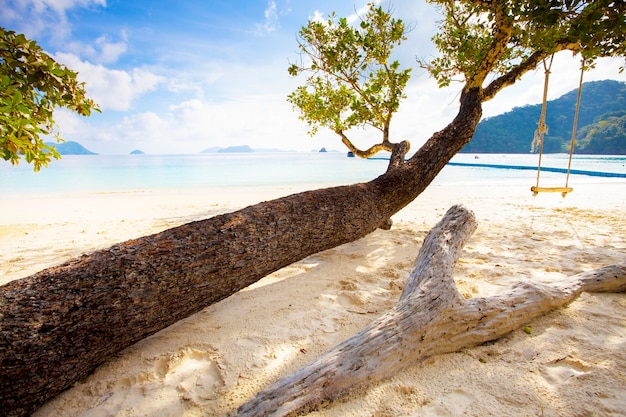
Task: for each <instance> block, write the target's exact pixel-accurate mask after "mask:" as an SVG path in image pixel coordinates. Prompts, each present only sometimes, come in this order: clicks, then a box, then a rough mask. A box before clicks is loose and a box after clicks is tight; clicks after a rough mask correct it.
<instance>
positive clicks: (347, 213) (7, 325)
mask: <svg viewBox="0 0 626 417" xmlns="http://www.w3.org/2000/svg"><path fill="white" fill-rule="evenodd" d="M480 116H481V103H480V94H479V91H478V90H471V91H469V92H466V93H464V94H463V95H462V96H461V107H460V110H459V114H458V115H457V117H456V118H455V119H454V121H453V122H452V123H451V124H450V125H448V126H447V127H446V128H445V129H443V130H442V131H440V132H438V133H436V134H435V135H434V136H433V137H432V138H431V139H430V140H429V141H428V142H427V143H426V144H425V145H424V147H422V149H420V150H419V151H418V152H417V153H416V154H415V156H414V157H413V158H411V159H410V160H409V161H408V162H407V163H406V164H404V165H403V166H402V167H399V168H397V169H393V170H390V171H388V172H387V173H385V174H384V175H382V176H380V177H378V178H377V179H375V180H373V181H371V182H369V183H364V184H355V185H351V186H343V187H335V188H328V189H322V190H316V191H309V192H304V193H300V194H295V195H291V196H288V197H284V198H280V199H277V200H273V201H269V202H264V203H260V204H257V205H254V206H250V207H247V208H244V209H242V210H240V211H237V212H234V213H230V214H225V215H220V216H216V217H213V218H210V219H207V220H203V221H198V222H193V223H189V224H186V225H183V226H179V227H176V228H173V229H169V230H166V231H164V232H161V233H158V234H155V235H151V236H146V237H142V238H139V239H135V240H129V241H126V242H123V243H120V244H117V245H114V246H112V247H111V248H108V249H105V250H100V251H97V252H94V253H92V254H89V255H85V256H83V257H81V258H77V259H74V260H71V261H69V262H66V263H65V264H63V265H60V266H57V267H53V268H49V269H46V270H44V271H41V272H39V273H37V274H35V275H32V276H30V277H27V278H24V279H20V280H16V281H13V282H10V283H8V284H6V285H4V286H2V287H0V366H1V375H0V378H1V379H0V410H2V411H3V414H4V415H6V416H24V415H27V414H29V413H31V412H32V411H34V410H35V409H37V408H38V407H39V406H41V405H42V404H43V403H44V402H45V401H47V400H48V399H50V398H51V397H53V396H55V395H57V394H58V393H60V392H61V391H63V390H65V389H66V388H68V387H69V386H70V385H71V384H72V383H74V382H76V381H77V380H79V379H80V378H83V377H85V376H87V375H88V374H89V373H90V372H91V371H92V370H93V369H94V368H95V367H96V366H98V365H100V364H102V363H103V362H104V361H105V360H106V359H107V358H109V357H110V356H111V355H113V354H115V353H117V352H119V351H120V350H122V349H124V348H125V347H127V346H129V345H131V344H133V343H135V342H137V341H139V340H141V339H143V338H145V337H147V336H149V335H151V334H153V333H155V332H157V331H159V330H161V329H163V328H165V327H167V326H169V325H171V324H173V323H175V322H176V321H178V320H180V319H182V318H184V317H187V316H189V315H191V314H193V313H195V312H197V311H199V310H201V309H202V308H204V307H206V306H208V305H211V304H213V303H215V302H217V301H219V300H221V299H223V298H225V297H228V296H229V295H231V294H233V293H235V292H237V291H239V290H240V289H242V288H245V287H246V286H248V285H250V284H252V283H254V282H256V281H257V280H259V279H260V278H262V277H264V276H266V275H267V274H269V273H271V272H273V271H275V270H277V269H280V268H282V267H284V266H286V265H289V264H291V263H293V262H296V261H298V260H300V259H303V258H305V257H306V256H308V255H311V254H314V253H317V252H320V251H323V250H325V249H329V248H332V247H335V246H338V245H341V244H343V243H347V242H351V241H354V240H356V239H359V238H361V237H363V236H365V235H367V234H368V233H370V232H372V231H374V230H375V229H376V228H378V227H383V226H384V225H386V224H387V221H388V219H389V218H390V216H392V215H393V214H394V213H396V212H398V211H399V210H400V209H402V208H403V207H404V206H406V205H407V204H408V203H410V202H411V201H412V200H413V199H415V197H417V196H418V195H419V194H420V193H421V192H422V191H423V190H424V189H425V188H426V187H427V186H428V184H430V182H431V181H432V180H433V179H434V177H435V176H436V175H437V173H439V171H440V170H441V169H442V168H443V167H444V166H445V164H446V163H447V162H448V161H449V160H450V158H452V156H454V154H456V153H457V152H458V151H459V150H460V149H461V148H462V147H463V146H464V145H465V144H466V143H467V142H468V141H469V140H470V139H471V136H472V134H473V132H474V130H475V128H476V125H477V124H478V121H479V120H480Z"/></svg>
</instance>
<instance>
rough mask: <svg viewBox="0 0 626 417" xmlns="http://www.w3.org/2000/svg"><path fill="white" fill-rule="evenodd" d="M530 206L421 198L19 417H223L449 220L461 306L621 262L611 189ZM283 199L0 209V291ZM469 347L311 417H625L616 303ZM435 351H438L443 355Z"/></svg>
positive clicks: (622, 315) (487, 198)
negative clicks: (106, 251) (462, 219)
mask: <svg viewBox="0 0 626 417" xmlns="http://www.w3.org/2000/svg"><path fill="white" fill-rule="evenodd" d="M573 186H574V192H573V193H572V194H570V195H568V196H567V198H561V196H560V195H559V194H542V195H539V196H537V197H532V195H531V193H530V192H529V190H528V188H529V187H511V186H497V185H496V186H477V187H467V188H464V189H460V188H458V187H457V188H452V187H448V186H444V185H441V186H433V187H430V188H429V189H428V190H427V191H426V192H425V193H423V194H422V195H421V196H420V197H418V199H416V200H415V201H414V202H413V203H412V204H411V205H409V206H408V207H406V208H405V209H403V210H402V211H401V212H400V213H398V214H397V215H396V216H394V218H393V220H394V226H393V227H392V229H391V230H389V231H383V230H378V231H376V232H374V233H372V234H370V235H369V236H367V237H365V238H363V239H361V240H359V241H356V242H352V243H350V244H346V245H343V246H340V247H337V248H334V249H331V250H328V251H325V252H322V253H318V254H316V255H313V256H310V257H308V258H306V259H304V260H302V261H300V262H297V263H295V264H292V265H290V266H288V267H286V268H283V269H281V270H279V271H277V272H275V273H273V274H271V275H270V276H268V277H266V278H264V279H263V280H261V281H259V282H257V283H256V284H254V285H253V286H251V287H248V288H247V289H245V290H243V291H241V292H239V293H237V294H235V295H233V296H231V297H229V298H228V299H226V300H223V301H222V302H220V303H217V304H215V305H212V306H209V307H207V308H206V309H204V310H202V311H201V312H199V313H197V314H195V315H193V316H191V317H189V318H187V319H185V320H182V321H180V322H178V323H176V324H175V325H173V326H170V327H169V328H167V329H164V330H162V331H160V332H158V333H157V334H155V335H153V336H151V337H149V338H147V339H145V340H143V341H141V342H139V343H137V344H136V345H133V346H131V347H129V348H127V349H126V350H124V351H123V352H121V353H120V354H119V355H117V356H116V357H115V358H112V359H111V360H109V361H108V362H106V363H105V364H104V365H102V366H100V367H99V368H98V369H97V370H96V371H95V372H94V373H93V374H92V375H91V376H89V377H88V378H86V379H85V380H83V381H80V382H78V383H76V384H75V385H74V386H73V387H72V388H71V389H69V390H67V391H66V392H64V393H62V394H61V395H59V396H58V397H56V398H55V399H53V400H51V401H49V402H48V403H47V404H46V405H45V406H44V407H42V408H41V409H40V410H39V411H38V412H37V413H36V414H35V416H37V417H44V416H46V417H47V416H55V417H56V416H58V417H61V416H63V417H71V416H84V417H105V416H129V417H130V416H172V417H173V416H224V415H227V414H228V413H231V412H233V411H234V410H236V408H237V407H238V406H240V405H241V404H243V403H244V402H245V401H246V400H248V399H250V398H252V397H253V396H254V395H255V394H256V393H257V392H258V391H260V390H261V389H263V388H265V387H267V386H268V385H270V384H271V383H272V382H273V381H275V380H276V379H278V378H280V377H282V376H285V375H287V374H288V373H290V372H291V371H293V370H295V369H297V368H299V367H301V366H303V365H305V364H306V363H308V362H310V361H311V360H313V359H314V358H315V357H316V356H317V355H319V354H320V353H322V352H323V351H324V350H326V349H328V348H329V347H331V346H333V345H335V344H337V343H339V342H341V341H343V340H345V339H346V338H348V337H350V336H351V335H352V334H354V333H355V332H356V331H358V330H359V329H361V328H363V327H364V326H366V325H367V324H368V323H370V322H371V321H372V320H373V319H375V318H376V317H378V316H380V315H381V314H383V313H384V312H386V311H387V310H388V309H389V308H391V306H393V305H394V304H395V303H396V302H397V300H398V297H399V295H400V293H401V291H402V288H403V285H404V282H405V280H406V278H407V276H408V274H409V271H410V269H411V266H412V263H413V260H414V259H415V256H416V255H417V252H418V250H419V247H420V244H421V242H422V240H423V238H424V237H425V235H426V233H427V232H428V231H429V230H430V228H431V227H432V226H434V225H435V224H436V223H437V221H439V220H440V218H441V217H442V216H443V214H444V213H445V212H446V211H447V209H448V208H449V207H450V206H452V205H453V204H457V203H461V204H464V205H465V206H466V207H468V208H469V209H471V210H473V211H474V213H475V214H476V217H477V219H478V222H479V227H478V230H477V231H476V233H475V234H474V236H473V237H472V239H471V240H470V242H469V244H468V245H467V246H466V247H465V250H464V252H463V255H462V257H461V259H460V261H459V262H458V264H457V267H456V269H455V273H454V277H455V280H456V282H457V285H458V287H459V290H460V291H461V293H462V294H463V295H464V296H465V297H475V296H485V295H490V294H496V293H499V292H501V291H502V290H504V289H506V288H508V287H510V286H511V285H512V284H513V283H514V282H516V281H520V280H532V281H539V282H550V281H551V280H555V279H560V278H563V277H566V276H570V275H574V274H576V273H579V272H583V271H587V270H590V269H594V268H598V267H601V266H605V265H610V264H615V263H619V262H624V261H626V256H625V254H626V181H610V182H604V183H603V182H602V181H601V180H598V183H597V184H596V183H591V182H587V183H584V184H582V185H576V183H575V181H573ZM297 191H300V189H298V188H296V187H282V188H271V187H267V188H263V189H254V190H240V191H237V192H234V191H232V192H226V191H223V192H221V193H219V195H216V193H215V192H207V190H196V191H175V190H172V191H167V192H159V193H156V192H147V191H141V190H136V191H132V192H125V193H107V194H68V195H65V196H59V195H55V196H45V195H44V196H37V197H20V198H15V199H10V198H5V201H3V202H2V213H3V216H2V221H1V222H0V268H1V273H0V284H4V283H6V282H8V281H10V280H13V279H19V278H21V277H24V276H28V275H30V274H32V273H35V272H37V271H39V270H41V269H44V268H46V267H49V266H53V265H56V264H59V263H61V262H64V261H66V260H68V259H70V258H72V257H76V256H80V255H81V254H83V253H88V252H91V251H93V250H96V249H98V248H103V247H108V246H110V245H112V244H114V243H116V242H120V241H124V240H127V239H130V238H135V237H139V236H142V235H146V234H151V233H155V232H158V231H161V230H164V229H166V228H169V227H173V226H176V225H179V224H182V223H185V222H188V221H192V220H197V219H202V218H207V217H211V216H213V215H215V214H218V213H223V212H227V211H232V210H235V209H238V208H241V207H244V206H246V205H249V204H254V203H257V202H260V201H263V200H268V199H272V198H275V197H278V196H281V195H286V194H291V193H293V192H297ZM528 326H529V327H531V328H532V332H531V333H530V334H528V333H526V332H524V331H523V330H522V329H519V330H518V331H514V332H513V333H511V334H509V335H508V336H505V337H504V338H502V339H500V340H497V341H495V342H493V343H488V344H485V345H482V346H479V347H476V348H472V349H467V350H464V351H461V352H457V353H452V354H446V355H439V356H435V357H431V358H429V359H427V360H425V361H423V362H421V363H418V364H415V365H413V366H410V367H409V368H407V369H406V370H404V371H402V372H400V373H398V374H397V375H396V376H394V377H393V378H392V379H390V380H387V381H384V382H382V383H380V384H377V385H374V386H372V387H371V388H369V389H368V390H366V391H365V392H360V393H357V394H355V395H352V396H350V397H349V398H344V399H342V400H339V401H335V402H333V403H331V404H329V405H328V406H327V407H325V408H323V409H321V410H318V411H315V412H313V413H311V414H310V416H318V417H322V416H324V417H348V416H350V417H356V416H359V417H361V416H376V417H392V416H415V417H417V416H420V417H430V416H520V417H521V416H546V417H548V416H563V417H565V416H623V415H626V295H625V294H593V295H592V294H583V295H582V296H581V297H580V298H579V299H577V300H576V301H574V302H573V303H571V304H570V305H569V306H567V307H566V308H564V309H561V310H557V311H554V312H552V313H550V314H548V315H545V316H543V317H541V318H539V319H537V320H534V321H532V322H529V323H528ZM442 343H445V341H442Z"/></svg>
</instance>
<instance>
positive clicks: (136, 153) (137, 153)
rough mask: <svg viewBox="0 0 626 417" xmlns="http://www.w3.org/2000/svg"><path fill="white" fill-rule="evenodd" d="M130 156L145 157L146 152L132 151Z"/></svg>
mask: <svg viewBox="0 0 626 417" xmlns="http://www.w3.org/2000/svg"><path fill="white" fill-rule="evenodd" d="M130 154H131V155H143V154H145V152H144V151H142V150H139V149H135V150H134V151H131V152H130Z"/></svg>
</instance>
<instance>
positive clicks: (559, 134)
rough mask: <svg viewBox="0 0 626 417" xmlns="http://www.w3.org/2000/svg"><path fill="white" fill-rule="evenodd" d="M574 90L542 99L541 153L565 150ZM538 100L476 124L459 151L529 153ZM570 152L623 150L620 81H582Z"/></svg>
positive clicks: (625, 132)
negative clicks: (543, 129)
mask: <svg viewBox="0 0 626 417" xmlns="http://www.w3.org/2000/svg"><path fill="white" fill-rule="evenodd" d="M577 95H578V91H577V90H572V91H570V92H568V93H566V94H564V95H563V96H561V97H559V98H558V99H555V100H551V101H548V103H547V111H546V125H547V126H548V132H546V135H545V138H544V145H543V151H544V152H545V153H561V152H566V153H567V152H569V148H570V141H571V135H572V126H573V124H574V113H575V108H576V100H577ZM540 114H541V104H535V105H529V106H524V107H515V108H514V109H513V110H511V111H509V112H507V113H504V114H501V115H499V116H494V117H489V118H486V119H484V120H481V122H480V123H479V124H478V127H477V128H476V132H475V133H474V137H473V138H472V140H471V141H470V142H469V143H468V144H467V145H466V146H465V147H464V148H463V149H462V150H461V152H463V153H529V152H530V145H531V142H532V140H533V136H534V134H535V129H537V122H538V120H539V116H540ZM574 152H575V153H582V154H600V155H626V83H623V82H619V81H614V80H605V81H593V82H587V83H584V84H583V90H582V98H581V104H580V114H579V116H578V128H577V135H576V146H575V150H574Z"/></svg>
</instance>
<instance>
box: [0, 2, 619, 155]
mask: <svg viewBox="0 0 626 417" xmlns="http://www.w3.org/2000/svg"><path fill="white" fill-rule="evenodd" d="M4 3H5V4H4V5H3V7H2V8H1V9H0V26H3V27H5V28H6V29H10V30H15V31H17V32H21V33H24V34H26V35H27V36H28V37H30V38H32V39H35V40H36V41H37V42H38V43H39V44H40V45H41V46H42V47H43V48H44V49H45V50H46V51H47V52H48V53H49V54H51V55H52V56H53V57H54V58H55V59H56V60H57V61H59V62H61V63H63V64H65V65H67V66H68V67H70V68H72V69H73V70H75V71H78V72H79V78H80V79H81V80H82V81H85V82H86V83H87V91H88V93H89V95H90V97H91V98H93V99H94V100H96V102H98V103H99V104H100V107H101V109H102V114H98V113H95V114H94V115H93V116H91V117H89V118H83V117H78V116H76V115H74V114H72V113H70V112H67V111H63V110H58V111H56V112H55V117H56V119H57V121H58V124H59V128H60V131H61V136H62V137H63V138H64V139H66V140H75V141H78V142H80V143H82V144H83V145H85V146H86V147H87V148H88V149H90V150H92V151H94V152H97V153H101V154H127V153H129V152H130V151H132V150H134V149H141V150H143V151H144V152H146V153H196V152H200V151H201V150H203V149H206V148H209V147H213V146H231V145H244V144H247V145H250V146H251V147H253V148H281V149H285V150H298V151H309V150H312V149H319V148H321V147H326V148H328V149H337V150H343V148H342V146H343V145H341V142H340V140H339V138H338V137H336V136H335V135H334V134H332V133H330V132H327V131H320V133H318V134H317V135H316V136H315V137H313V138H311V137H309V136H308V135H307V134H306V132H307V126H306V125H305V123H304V122H302V121H300V120H298V115H297V113H295V112H294V111H293V110H292V108H291V106H290V105H289V104H288V103H287V102H286V96H287V94H289V93H290V92H291V91H292V90H293V89H294V88H295V87H296V86H298V85H299V84H300V83H301V82H302V80H301V79H297V78H296V79H293V78H291V77H290V76H289V75H288V74H287V67H288V65H289V63H290V62H294V61H296V59H297V57H298V55H297V40H296V35H297V32H298V30H299V29H300V27H301V26H303V25H305V24H306V22H307V20H309V19H312V18H316V17H326V16H327V15H328V14H329V13H331V12H333V11H335V12H336V13H337V14H338V15H339V16H347V17H351V18H355V17H356V16H357V14H358V12H359V11H360V10H363V7H364V6H365V5H366V4H367V3H368V1H364V0H360V1H354V0H346V1H336V0H335V1H312V0H246V1H227V0H222V1H214V0H204V1H198V0H197V1H191V0H182V1H181V0H178V1H176V2H174V1H160V0H151V1H147V0H133V1H130V0H8V2H7V0H5V2H4ZM380 3H381V5H383V6H384V7H388V6H389V0H381V1H380ZM391 6H392V7H393V10H394V15H395V16H396V17H398V18H401V19H403V20H404V21H405V23H406V24H407V25H408V26H410V27H411V28H412V30H411V32H410V33H409V34H408V37H409V39H408V41H406V42H405V43H404V44H402V45H401V47H400V48H399V49H398V50H397V51H396V53H397V58H398V59H399V60H400V62H401V64H402V65H403V67H413V76H412V79H411V81H410V83H409V85H408V87H407V90H406V92H407V94H408V98H407V100H406V101H405V102H404V103H403V104H402V106H401V108H400V111H399V113H398V114H397V115H396V117H395V120H394V123H393V124H392V139H393V140H394V141H399V140H402V139H408V140H410V141H411V143H412V144H413V147H414V148H416V147H417V146H419V145H420V144H421V143H423V142H424V141H425V140H426V139H427V138H428V137H430V135H431V134H432V133H433V132H435V131H437V130H439V129H441V128H442V127H443V126H445V125H446V124H447V123H448V122H450V121H451V120H452V118H453V117H454V115H455V113H456V110H457V102H458V91H459V89H460V85H453V86H451V87H450V88H447V89H444V90H441V89H438V88H437V85H436V83H435V82H434V80H433V79H431V78H429V77H428V75H427V74H426V73H425V72H424V71H422V70H420V69H419V68H418V66H417V63H416V61H415V58H416V57H422V58H428V57H431V56H432V55H433V54H434V53H435V50H434V48H433V46H432V44H431V42H430V38H431V36H432V35H433V33H434V30H435V21H436V20H437V19H438V14H437V11H436V10H435V9H434V8H433V7H432V6H430V5H426V4H425V3H424V2H423V1H406V0H395V1H394V2H392V4H391ZM622 63H623V60H619V59H612V60H611V59H607V60H601V61H600V62H599V63H598V65H597V68H596V69H595V70H593V71H592V72H590V73H587V74H586V75H585V80H587V81H591V80H600V79H608V78H611V79H617V80H621V81H626V73H624V74H618V68H619V67H620V65H622ZM552 73H553V76H552V79H553V82H552V83H551V85H550V97H551V98H556V97H558V96H560V95H562V94H563V93H565V92H567V91H570V90H572V89H574V88H576V86H577V83H578V61H577V59H575V58H573V57H571V54H569V53H563V54H560V55H558V56H557V58H556V59H555V63H554V65H553V71H552ZM542 83H543V71H536V72H534V73H531V74H528V75H526V76H525V77H524V78H523V79H522V81H521V82H519V83H518V84H517V85H515V86H513V87H510V88H508V89H507V90H505V91H504V92H502V93H501V94H500V95H499V96H498V97H497V98H496V99H494V100H492V101H491V102H489V103H486V104H485V107H484V109H485V111H484V114H485V115H486V116H491V115H496V114H500V113H502V112H504V111H507V110H510V109H511V108H512V107H514V106H520V105H525V104H534V103H538V102H540V100H541V94H542V89H543V85H542ZM353 135H354V136H353V137H354V140H355V142H356V143H358V144H361V145H362V146H367V145H369V144H371V143H373V141H374V140H376V139H377V138H378V136H377V135H376V132H372V131H367V130H365V131H363V130H359V131H355V132H354V133H353ZM530 140H531V138H529V142H530Z"/></svg>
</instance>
